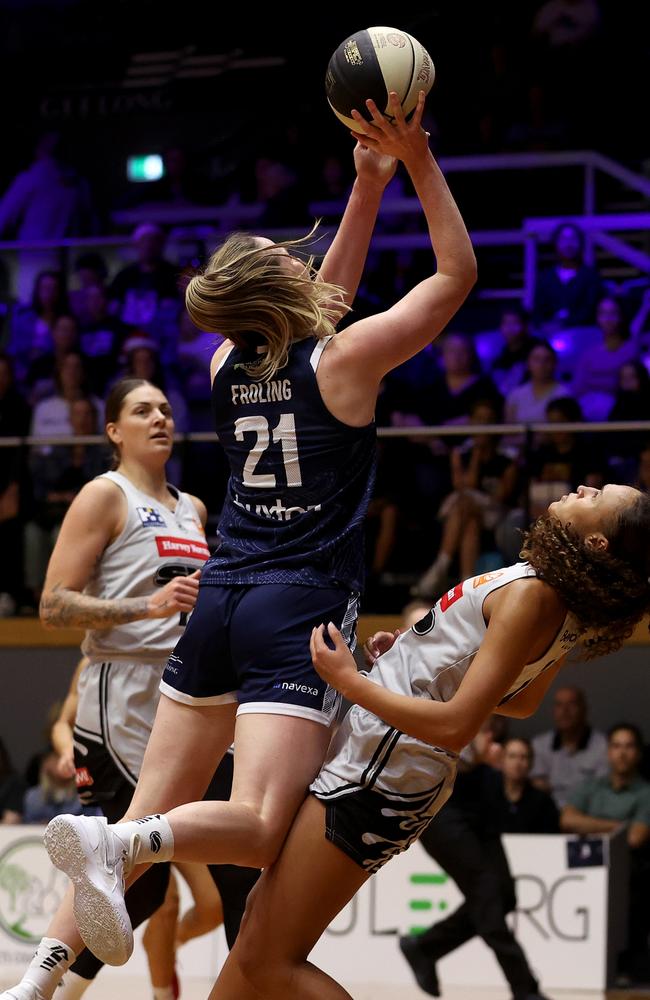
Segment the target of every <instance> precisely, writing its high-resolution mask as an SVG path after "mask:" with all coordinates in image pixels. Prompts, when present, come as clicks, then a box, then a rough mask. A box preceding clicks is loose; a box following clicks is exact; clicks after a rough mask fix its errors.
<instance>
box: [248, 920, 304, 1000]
mask: <svg viewBox="0 0 650 1000" xmlns="http://www.w3.org/2000/svg"><path fill="white" fill-rule="evenodd" d="M253 923H254V920H251V921H249V924H248V931H246V930H245V929H242V931H240V934H239V937H238V938H237V963H238V965H239V969H240V971H241V974H242V976H243V977H244V979H245V980H246V981H247V982H248V983H250V985H251V986H252V987H253V988H254V989H255V990H257V991H258V992H259V993H260V994H262V995H263V996H264V995H266V994H267V993H272V995H273V996H276V995H280V993H281V992H282V990H281V989H280V987H282V986H283V985H285V984H289V983H290V982H291V978H292V968H291V966H290V964H289V963H288V962H287V960H286V958H285V957H282V956H279V955H278V954H274V953H273V952H272V951H271V950H270V949H267V948H266V947H265V945H264V943H262V944H261V941H262V940H263V935H260V934H256V933H255V932H254V930H253ZM287 995H288V994H287Z"/></svg>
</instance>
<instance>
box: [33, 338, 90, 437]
mask: <svg viewBox="0 0 650 1000" xmlns="http://www.w3.org/2000/svg"><path fill="white" fill-rule="evenodd" d="M54 382H55V387H56V391H55V393H54V394H53V395H51V396H47V397H46V398H45V399H42V400H41V401H40V402H39V403H37V404H36V406H35V407H34V412H33V414H32V426H31V431H30V433H31V434H32V435H33V436H34V437H48V436H52V437H54V436H55V435H61V436H64V435H66V434H72V422H71V419H70V406H71V404H72V403H74V402H75V400H77V399H82V398H83V397H86V396H88V395H89V386H88V373H87V371H86V367H85V364H84V359H83V358H82V356H81V355H80V354H78V353H76V352H73V351H71V352H70V353H69V354H66V355H65V356H64V357H63V358H61V360H60V361H59V362H58V363H57V365H56V367H55V369H54ZM90 398H91V399H92V402H93V404H94V405H95V408H96V410H97V412H98V414H99V419H100V420H101V419H102V418H103V413H104V406H103V403H102V402H101V400H99V399H97V398H96V397H92V396H91V397H90Z"/></svg>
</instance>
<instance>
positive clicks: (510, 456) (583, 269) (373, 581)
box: [0, 223, 650, 615]
mask: <svg viewBox="0 0 650 1000" xmlns="http://www.w3.org/2000/svg"><path fill="white" fill-rule="evenodd" d="M132 242H133V250H134V260H133V262H132V263H130V264H127V265H126V266H124V267H122V268H121V269H120V270H118V271H117V272H116V273H114V274H109V273H108V268H107V265H106V262H105V260H104V258H103V257H102V256H101V255H100V254H98V253H95V252H88V253H82V254H80V255H79V256H78V257H77V258H76V260H75V261H74V265H73V270H72V273H71V274H70V275H67V274H64V273H63V272H62V271H58V270H44V271H41V272H40V273H38V274H36V275H35V277H34V282H33V288H32V292H31V298H30V301H27V302H21V301H19V300H17V301H14V302H12V303H11V308H10V309H9V310H8V314H7V317H6V322H5V325H4V330H3V338H2V342H1V345H0V346H1V350H2V353H1V354H0V436H5V437H6V436H12V435H19V436H20V435H25V434H30V435H32V436H34V437H43V438H52V437H55V438H56V437H57V436H59V437H61V436H63V437H65V436H67V435H70V436H73V437H76V436H79V437H83V436H85V435H91V434H97V433H101V432H102V429H103V400H104V399H105V396H106V394H107V392H108V391H109V389H110V387H111V385H112V384H113V382H114V381H115V380H116V379H117V378H119V377H120V376H122V375H125V374H131V375H136V376H138V377H143V378H146V379H149V380H150V381H152V382H154V383H155V384H156V385H158V386H159V387H160V388H161V389H163V391H164V392H165V393H166V394H167V396H168V398H169V400H170V403H171V404H172V408H173V413H174V418H175V422H176V430H177V432H178V433H180V434H184V433H186V432H191V431H205V430H209V428H210V387H209V378H208V366H209V360H210V357H211V353H212V351H213V349H214V347H215V346H216V344H217V342H218V338H216V337H215V336H214V335H212V334H207V333H204V332H203V331H201V330H198V329H196V328H195V327H194V326H193V324H192V323H191V321H190V320H189V317H188V315H187V313H186V311H185V309H184V307H183V289H184V282H185V280H186V269H185V268H184V267H183V265H182V263H181V262H179V261H176V260H173V259H168V257H167V256H166V247H165V243H166V238H165V233H164V232H163V230H162V229H161V228H159V227H158V226H156V225H153V224H150V223H144V224H142V225H140V226H138V227H137V228H136V230H135V232H134V233H133V241H132ZM552 246H553V248H554V259H553V260H552V261H550V262H549V265H548V266H547V267H544V268H542V269H541V270H540V273H539V275H538V278H537V283H536V295H535V302H534V307H533V309H532V312H531V314H530V315H528V314H527V313H526V312H525V311H524V310H523V309H522V308H521V307H520V305H519V304H518V302H517V301H516V300H513V303H512V304H503V305H502V307H501V309H500V315H498V316H497V322H496V324H495V328H493V329H487V330H478V331H474V332H472V333H468V332H467V328H471V326H472V325H475V321H472V318H471V304H470V307H469V309H468V310H466V311H464V312H463V313H461V315H460V317H458V318H457V320H456V321H455V322H454V324H453V325H452V327H451V328H450V329H449V330H448V331H446V332H445V334H444V335H443V337H441V338H440V339H439V340H438V341H436V342H435V343H434V344H432V345H431V346H430V347H429V348H427V349H426V350H424V351H422V352H421V353H420V354H418V355H417V356H416V357H414V358H413V359H411V361H409V362H407V363H406V364H404V365H402V366H401V367H400V368H398V369H397V370H396V371H395V372H393V373H391V374H390V375H389V376H388V377H387V378H386V380H385V383H384V385H383V388H382V392H381V394H380V397H379V401H378V407H377V423H378V425H379V427H384V426H386V427H398V428H402V429H409V428H416V427H421V426H435V427H439V428H454V427H456V426H464V427H465V430H463V431H462V432H460V433H459V434H458V435H457V436H437V435H436V436H433V437H431V436H429V437H426V438H423V437H416V436H414V435H407V436H404V437H399V438H382V439H381V441H380V458H379V468H378V476H377V485H376V489H375V496H374V500H373V503H372V506H371V510H370V515H369V518H368V572H369V581H368V592H367V596H366V608H367V609H368V610H389V611H390V610H394V608H395V606H399V602H401V603H404V598H405V597H407V596H408V590H409V589H410V590H411V592H412V593H414V594H418V595H420V596H424V597H432V598H433V597H436V596H437V595H438V594H439V593H440V592H442V590H443V589H444V588H445V586H446V585H448V584H449V582H450V581H451V582H453V578H454V577H455V576H458V577H463V576H465V577H466V576H470V575H472V573H474V572H475V571H480V570H483V569H490V568H493V567H494V566H495V565H501V564H502V563H504V562H512V561H515V560H516V558H517V553H518V551H519V547H520V538H521V529H522V528H523V527H525V526H526V524H527V523H529V521H530V519H531V518H533V517H535V516H536V515H537V514H539V513H541V512H542V511H543V510H544V509H545V508H546V506H547V504H548V503H549V502H550V501H551V500H553V499H557V498H558V497H559V496H561V495H563V494H564V493H567V492H570V491H572V490H575V489H576V487H577V486H578V485H579V484H580V483H583V484H586V485H592V486H597V487H598V486H602V485H603V484H604V483H605V482H606V481H607V480H610V479H611V480H615V481H617V482H623V483H629V484H633V485H636V486H639V487H640V488H642V489H648V488H650V435H649V434H646V433H645V432H643V431H641V430H636V431H633V432H625V433H615V432H613V431H612V432H608V433H605V434H603V433H593V434H591V435H589V436H585V434H584V433H580V434H579V433H577V432H572V431H566V430H557V431H554V430H553V429H552V425H553V424H555V423H565V422H569V423H572V422H581V421H587V422H597V421H600V422H602V421H607V420H622V421H643V420H648V419H650V375H649V372H648V368H649V366H650V288H649V289H647V290H645V292H644V291H643V289H641V293H640V292H639V289H638V287H635V288H634V296H635V297H630V295H629V294H625V293H624V289H622V288H621V287H617V285H616V284H615V283H614V282H611V281H605V280H603V279H602V278H601V276H600V274H599V273H598V270H597V268H596V267H594V266H593V265H590V264H587V263H585V261H584V253H583V251H584V247H583V236H582V233H581V232H580V230H579V229H577V228H576V227H575V226H573V225H568V224H567V225H560V226H559V227H558V230H557V232H556V233H555V234H554V237H553V240H552ZM426 266H427V262H426V260H421V259H420V257H419V253H418V252H415V253H413V254H411V255H410V256H407V255H405V254H404V253H403V252H400V253H399V254H397V255H396V254H395V253H393V252H389V251H386V252H384V253H382V254H379V255H377V256H376V258H375V259H371V260H370V261H369V267H368V269H367V273H366V278H365V281H364V284H363V286H362V288H361V289H360V293H359V296H358V298H357V302H356V304H355V310H354V312H353V316H354V317H358V316H359V315H363V314H364V312H374V311H376V310H378V309H382V308H384V307H386V306H387V305H388V303H390V301H392V300H393V298H394V297H395V295H396V294H397V293H398V288H396V286H397V285H399V284H400V283H401V284H407V285H411V284H413V283H414V282H416V281H417V280H418V278H419V277H420V276H421V275H422V274H424V273H425V271H424V270H423V269H424V268H425V267H426ZM465 317H467V328H463V325H462V324H463V323H464V318H465ZM502 422H505V423H507V424H529V423H535V422H548V423H549V425H551V426H550V427H549V431H548V433H536V434H527V433H522V432H521V431H518V432H516V433H507V434H499V433H491V434H480V433H476V432H475V431H473V428H479V427H481V426H483V425H494V424H499V423H502ZM208 452H209V458H207V459H206V455H207V453H208ZM172 462H173V465H174V469H173V470H172V472H173V475H172V478H173V479H174V480H175V481H179V482H180V483H181V485H183V486H184V487H185V488H186V489H189V490H191V491H192V492H195V493H197V494H198V495H199V496H201V497H202V498H203V499H204V500H205V501H206V503H207V504H208V508H209V510H210V515H211V521H210V531H211V532H212V536H213V537H214V533H215V531H216V528H217V525H218V515H219V509H220V505H221V498H222V495H223V489H224V486H225V480H224V475H225V473H224V464H223V461H222V460H221V458H220V453H219V449H218V446H217V445H216V444H214V445H212V444H200V445H199V444H196V445H189V446H187V447H185V448H180V447H179V448H177V451H176V453H175V456H174V458H173V459H172ZM107 464H108V454H107V451H106V449H105V448H103V447H98V446H92V445H88V444H83V443H80V444H78V445H70V444H64V443H51V442H48V443H44V444H43V445H42V446H40V447H39V446H33V447H31V448H30V449H29V450H27V451H26V450H24V449H19V448H1V449H0V538H1V539H2V544H3V551H4V552H5V553H10V555H11V558H8V559H5V560H3V566H2V567H0V614H4V615H8V614H12V613H15V612H16V611H18V612H22V613H25V614H29V613H34V612H35V610H36V607H37V605H38V599H39V594H40V586H41V584H42V580H43V575H44V571H45V567H46V565H47V560H48V557H49V553H50V551H51V548H52V545H53V542H54V539H55V538H56V533H57V531H58V528H59V525H60V523H61V520H62V518H63V515H64V513H65V510H66V509H67V506H68V504H69V503H70V501H71V500H72V498H73V497H74V495H75V494H76V493H77V492H78V490H79V489H80V488H81V486H82V485H83V484H84V483H85V482H87V481H88V480H89V479H91V478H93V477H94V476H95V475H97V474H98V473H99V472H101V471H103V470H104V469H105V468H106V467H107ZM396 588H397V590H396Z"/></svg>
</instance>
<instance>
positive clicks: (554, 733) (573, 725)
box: [530, 685, 607, 809]
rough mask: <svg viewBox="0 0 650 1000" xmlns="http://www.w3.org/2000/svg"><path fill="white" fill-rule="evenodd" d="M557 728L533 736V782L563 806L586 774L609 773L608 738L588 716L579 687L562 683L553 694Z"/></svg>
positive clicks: (560, 806)
mask: <svg viewBox="0 0 650 1000" xmlns="http://www.w3.org/2000/svg"><path fill="white" fill-rule="evenodd" d="M553 723H554V728H553V729H551V730H549V731H548V732H545V733H540V734H539V735H538V736H535V738H534V739H533V741H532V742H533V754H534V760H533V766H532V769H531V772H530V777H531V781H532V783H533V784H534V785H535V787H536V788H540V789H541V790H542V791H544V792H550V794H551V795H552V796H553V799H554V800H555V804H556V805H557V807H558V808H559V809H562V808H563V807H564V806H565V805H566V803H567V802H568V801H569V800H570V796H571V793H572V790H573V789H574V788H576V786H577V785H579V784H580V783H581V782H582V781H584V780H585V779H586V778H594V779H598V778H601V777H602V776H603V775H606V774H607V738H606V737H605V735H604V733H601V732H600V731H599V730H597V729H594V728H593V727H592V726H591V725H590V724H589V722H588V719H587V701H586V698H585V695H584V692H583V691H581V690H580V688H577V687H572V686H569V685H565V686H563V687H559V688H558V689H557V690H556V692H555V696H554V698H553Z"/></svg>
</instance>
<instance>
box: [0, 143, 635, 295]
mask: <svg viewBox="0 0 650 1000" xmlns="http://www.w3.org/2000/svg"><path fill="white" fill-rule="evenodd" d="M439 162H440V166H441V168H442V170H443V171H444V172H445V173H447V174H452V173H481V174H483V173H486V172H497V171H526V172H528V171H531V170H547V169H554V170H557V169H558V168H566V169H580V170H582V171H583V175H584V176H583V187H582V203H581V205H580V207H579V210H578V211H577V212H576V213H575V214H572V215H562V216H557V217H556V216H554V217H552V218H541V219H540V218H531V219H522V226H521V228H520V229H487V230H478V231H473V232H472V233H471V237H472V241H473V243H474V245H475V246H476V247H496V246H501V247H505V246H521V247H522V248H523V259H522V274H523V286H524V287H523V293H522V291H521V289H517V288H508V289H496V290H484V291H482V292H481V293H480V294H483V295H484V296H485V297H488V298H489V297H503V296H512V297H522V295H523V299H524V303H525V304H526V305H527V306H530V305H531V304H532V301H533V296H534V283H535V275H536V273H537V267H538V250H539V243H540V242H541V241H543V240H545V239H547V238H548V236H549V234H550V232H551V231H552V229H553V228H554V227H555V226H556V225H557V224H558V223H560V222H562V221H565V220H567V221H572V222H575V223H576V224H577V225H579V226H580V227H581V228H582V229H583V230H584V231H585V232H586V234H587V252H588V257H591V255H592V254H593V250H594V247H595V246H600V247H601V248H602V249H603V250H605V251H606V252H607V253H609V254H611V255H613V256H615V257H617V258H619V259H621V260H623V261H625V263H626V264H628V265H629V266H631V267H633V268H635V269H637V270H640V271H641V272H643V273H645V274H650V256H649V255H648V254H646V253H644V252H643V251H641V250H638V249H637V248H635V247H632V246H630V245H629V244H627V243H626V242H624V241H623V240H622V239H621V238H620V237H618V236H616V235H614V234H615V233H617V232H632V231H634V230H636V231H647V230H650V213H643V212H640V213H634V212H628V213H623V214H611V213H608V214H598V190H597V175H598V174H599V173H601V174H603V175H605V176H606V177H609V178H610V179H613V180H615V181H617V182H619V183H620V184H622V185H624V186H625V187H626V188H628V189H631V190H632V191H635V192H636V193H637V194H639V195H641V196H642V198H644V199H649V200H650V179H648V178H646V177H644V176H642V175H640V174H637V173H635V172H634V171H632V170H630V169H629V168H627V167H625V166H623V165H622V164H619V163H616V161H614V160H612V159H610V158H609V157H607V156H604V155H603V154H602V153H598V152H595V151H593V150H583V151H569V152H558V153H502V154H489V155H479V156H452V157H441V158H440V161H439ZM344 207H345V201H341V200H336V201H313V202H312V203H311V204H310V205H309V212H310V214H311V215H312V216H314V217H327V218H331V217H338V216H340V215H341V213H342V212H343V209H344ZM576 207H578V206H576ZM264 209H265V205H264V204H261V203H259V204H241V203H238V202H237V201H233V200H231V201H229V202H227V203H226V204H223V205H187V206H181V207H177V206H156V205H152V206H147V205H143V206H142V207H140V208H136V209H128V210H121V211H116V212H114V213H113V215H112V221H113V223H114V224H115V225H116V226H124V227H125V226H129V227H132V226H134V225H137V224H138V223H140V222H144V221H148V222H159V223H160V224H161V225H165V226H168V227H171V232H170V242H171V243H172V244H176V245H177V246H184V247H185V248H187V247H188V244H192V246H193V251H192V252H193V253H195V254H196V255H197V256H198V257H201V256H203V255H205V253H206V251H207V250H209V249H210V248H211V245H212V244H213V243H214V242H216V241H217V240H218V239H219V238H220V236H222V235H223V234H224V233H225V232H227V231H228V230H230V229H232V228H234V227H237V226H241V225H244V226H254V225H255V223H257V222H258V220H259V219H260V218H261V216H262V213H263V212H264ZM420 212H421V207H420V203H419V201H418V200H417V198H394V199H386V200H384V201H383V202H382V206H381V209H380V216H382V217H387V218H388V217H390V216H392V215H396V214H414V213H420ZM265 232H266V233H268V235H269V236H271V237H275V238H284V237H287V236H295V235H296V227H295V226H293V227H290V228H285V229H282V230H278V229H267V228H265ZM330 240H331V235H328V234H324V235H323V237H322V240H321V241H320V242H319V252H321V251H322V252H325V250H326V249H327V248H328V246H329V243H330ZM130 245H131V239H130V236H127V235H124V236H106V237H86V238H80V239H67V240H59V241H48V240H38V241H30V242H29V243H27V242H22V241H15V240H14V241H5V242H0V254H2V253H6V254H10V255H11V254H15V253H16V252H20V253H22V254H24V253H29V252H34V253H38V252H42V251H47V250H52V251H57V252H58V254H59V261H60V265H61V267H63V268H64V269H65V268H67V266H68V263H69V260H68V259H69V255H70V252H71V251H72V250H81V249H87V248H90V247H93V248H97V249H108V250H120V249H122V248H126V247H130ZM430 245H431V244H430V240H429V237H428V235H427V234H426V233H425V232H421V233H407V234H396V233H384V234H381V233H378V234H377V235H376V236H375V237H374V239H373V244H372V246H373V248H374V249H376V250H380V251H398V250H418V249H423V250H428V249H430Z"/></svg>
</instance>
